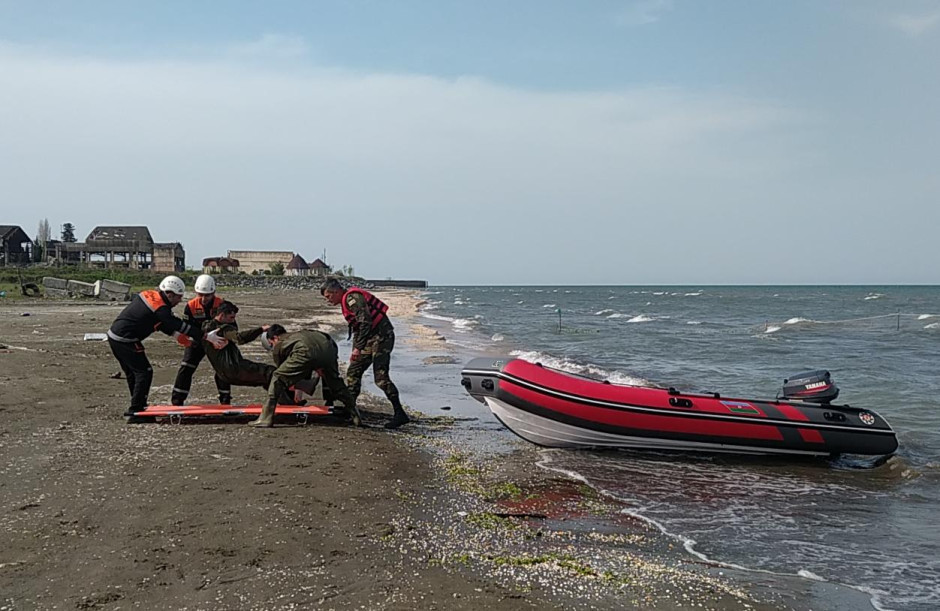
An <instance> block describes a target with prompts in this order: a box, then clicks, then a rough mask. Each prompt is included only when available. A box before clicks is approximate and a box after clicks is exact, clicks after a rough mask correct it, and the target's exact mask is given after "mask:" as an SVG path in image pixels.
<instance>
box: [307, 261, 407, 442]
mask: <svg viewBox="0 0 940 611" xmlns="http://www.w3.org/2000/svg"><path fill="white" fill-rule="evenodd" d="M320 294H321V295H323V297H324V298H325V299H326V300H327V301H328V302H329V303H330V304H332V305H339V306H342V308H343V317H344V318H345V319H346V322H347V323H348V324H349V332H350V336H351V337H352V339H353V349H352V353H351V354H350V355H349V367H347V369H346V385H347V386H348V387H349V392H350V394H351V395H352V397H353V399H357V398H358V397H359V393H360V391H361V390H362V376H363V374H365V372H366V370H367V369H369V366H370V365H371V366H372V375H373V376H374V377H375V385H376V386H378V387H379V388H380V389H382V392H384V393H385V396H386V397H387V398H388V400H389V401H390V402H391V404H392V409H393V410H394V413H393V415H392V419H391V420H389V421H388V422H386V423H385V428H388V429H396V428H398V427H400V426H401V425H403V424H406V423H407V422H408V421H409V418H408V414H406V413H405V410H404V409H403V408H402V406H401V399H400V397H399V396H398V387H396V386H395V384H394V382H392V379H391V378H390V377H389V374H388V371H389V367H390V366H391V358H392V350H393V349H394V348H395V328H394V327H393V326H392V322H391V321H390V320H389V319H388V316H387V315H386V312H388V306H387V305H385V303H383V302H382V300H380V299H379V298H378V297H376V296H375V295H373V294H371V293H369V292H368V291H365V290H363V289H360V288H358V287H351V288H349V289H343V286H342V285H341V284H340V283H339V281H337V280H336V279H334V278H331V279H329V280H327V281H326V282H325V283H324V284H323V286H322V287H320Z"/></svg>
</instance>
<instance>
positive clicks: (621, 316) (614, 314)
mask: <svg viewBox="0 0 940 611" xmlns="http://www.w3.org/2000/svg"><path fill="white" fill-rule="evenodd" d="M627 316H629V314H621V313H620V312H614V313H613V314H611V315H610V316H608V317H607V318H626V317H627Z"/></svg>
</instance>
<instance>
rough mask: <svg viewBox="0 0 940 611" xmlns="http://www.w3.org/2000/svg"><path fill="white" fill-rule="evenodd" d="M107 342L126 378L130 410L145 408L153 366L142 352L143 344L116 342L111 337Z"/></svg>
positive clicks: (151, 380)
mask: <svg viewBox="0 0 940 611" xmlns="http://www.w3.org/2000/svg"><path fill="white" fill-rule="evenodd" d="M108 344H109V345H110V346H111V353H112V354H113V355H114V358H116V359H117V362H118V363H119V364H120V365H121V371H123V372H124V377H125V378H126V379H127V389H128V390H129V391H130V392H131V404H130V411H139V410H142V409H146V407H147V395H149V394H150V384H151V383H152V382H153V367H151V366H150V360H149V359H148V358H147V353H146V352H144V345H143V344H142V343H140V342H116V341H114V340H113V339H111V338H108Z"/></svg>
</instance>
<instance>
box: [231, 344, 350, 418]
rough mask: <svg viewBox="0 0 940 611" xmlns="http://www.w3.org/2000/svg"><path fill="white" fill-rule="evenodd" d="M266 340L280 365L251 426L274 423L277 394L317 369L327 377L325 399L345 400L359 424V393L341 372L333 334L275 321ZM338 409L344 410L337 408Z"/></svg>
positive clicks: (347, 410) (275, 361)
mask: <svg viewBox="0 0 940 611" xmlns="http://www.w3.org/2000/svg"><path fill="white" fill-rule="evenodd" d="M262 341H263V342H267V345H269V346H270V347H271V352H272V357H273V358H274V364H275V365H277V368H276V369H275V370H274V373H273V374H272V375H271V383H270V385H269V386H268V400H267V403H265V404H264V409H263V410H262V411H261V416H259V417H258V419H257V420H253V421H252V422H249V425H250V426H257V427H271V426H274V410H275V407H276V406H277V398H278V397H280V396H281V395H282V394H283V393H285V392H287V390H288V389H289V388H290V387H291V386H293V385H294V384H296V383H297V382H300V381H301V380H306V379H308V378H310V377H311V375H312V374H313V373H314V372H316V373H318V374H319V375H320V378H321V379H322V380H323V396H324V398H325V399H327V398H328V397H329V399H327V402H330V400H331V399H339V400H340V401H342V403H343V407H344V408H345V411H344V412H342V413H344V414H345V415H346V416H347V417H349V418H351V419H352V420H353V422H354V423H355V424H359V422H357V420H359V418H358V413H357V411H356V401H355V397H353V396H352V395H351V394H350V392H349V389H348V388H346V384H345V383H344V382H343V379H342V378H341V377H340V375H339V362H338V358H339V357H338V355H337V348H336V342H334V341H333V338H332V337H330V336H329V335H327V334H326V333H323V332H321V331H308V330H302V331H294V332H292V333H288V332H287V330H286V329H284V327H282V326H281V325H271V326H270V327H269V328H268V330H267V331H266V332H265V337H263V338H262ZM266 347H267V346H266ZM334 413H340V412H339V411H338V410H336V409H334ZM354 414H355V415H354Z"/></svg>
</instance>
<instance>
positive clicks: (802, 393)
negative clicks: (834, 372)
mask: <svg viewBox="0 0 940 611" xmlns="http://www.w3.org/2000/svg"><path fill="white" fill-rule="evenodd" d="M838 396H839V387H838V386H836V384H835V382H833V381H832V377H831V376H830V375H829V372H828V371H825V370H822V369H819V370H817V371H804V372H803V373H798V374H796V375H794V376H790V377H789V378H787V379H786V380H784V381H783V395H782V398H784V399H789V400H791V401H809V402H811V403H829V402H830V401H833V400H834V399H835V398H836V397H838Z"/></svg>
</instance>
